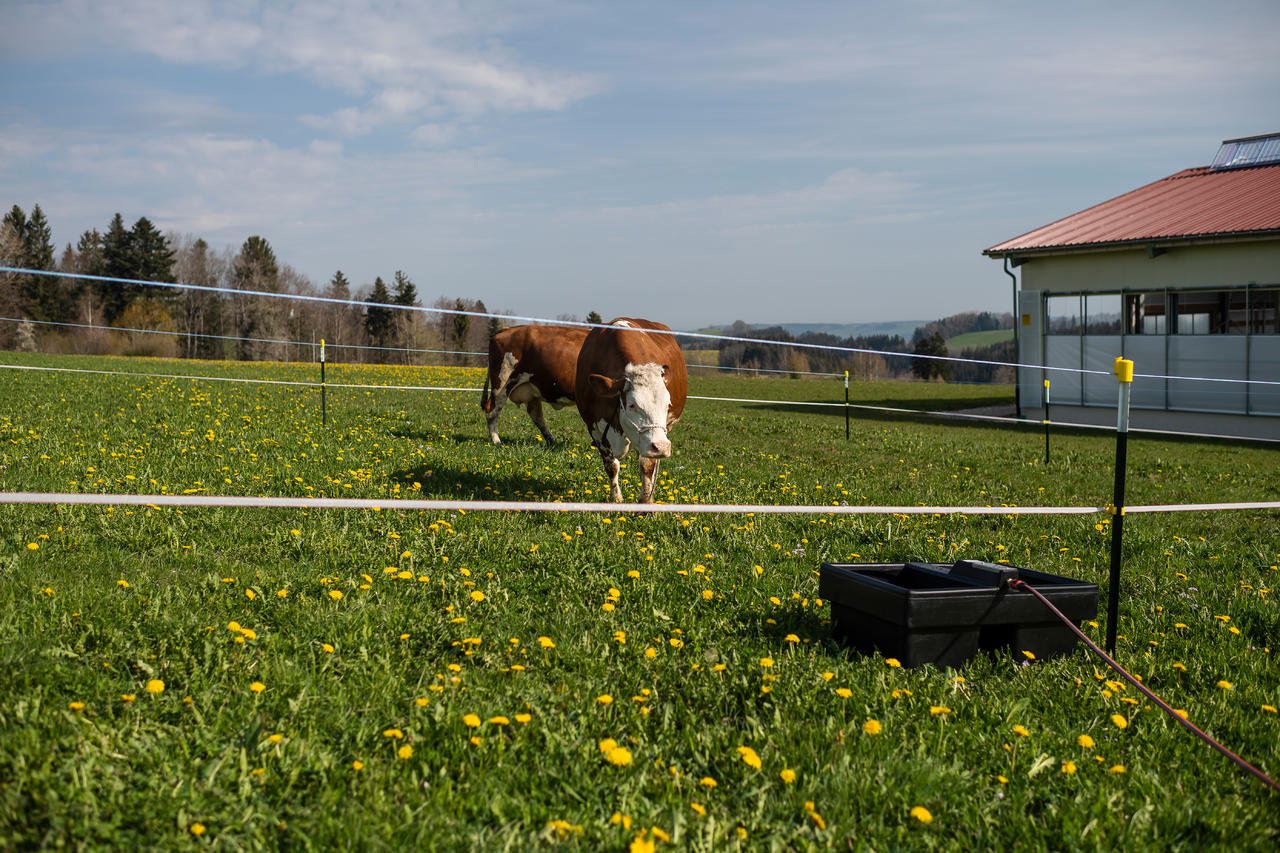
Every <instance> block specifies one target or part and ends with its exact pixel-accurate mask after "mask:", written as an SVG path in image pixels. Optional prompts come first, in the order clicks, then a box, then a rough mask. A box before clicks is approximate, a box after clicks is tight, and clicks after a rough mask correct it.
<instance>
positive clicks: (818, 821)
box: [809, 811, 827, 829]
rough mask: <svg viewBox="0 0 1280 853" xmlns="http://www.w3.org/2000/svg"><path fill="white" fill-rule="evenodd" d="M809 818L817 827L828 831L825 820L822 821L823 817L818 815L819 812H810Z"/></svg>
mask: <svg viewBox="0 0 1280 853" xmlns="http://www.w3.org/2000/svg"><path fill="white" fill-rule="evenodd" d="M809 818H810V819H811V820H812V821H813V822H814V823H815V824H817V825H818V829H826V828H827V822H826V821H825V820H823V819H822V815H820V814H818V813H817V812H813V811H811V812H809Z"/></svg>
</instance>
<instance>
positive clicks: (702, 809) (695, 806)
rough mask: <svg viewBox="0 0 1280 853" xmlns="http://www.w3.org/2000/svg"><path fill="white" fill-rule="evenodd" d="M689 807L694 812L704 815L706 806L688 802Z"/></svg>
mask: <svg viewBox="0 0 1280 853" xmlns="http://www.w3.org/2000/svg"><path fill="white" fill-rule="evenodd" d="M689 808H691V809H693V810H694V811H695V812H697V813H698V814H700V815H702V816H703V817H706V814H707V807H706V806H704V805H703V804H702V803H689Z"/></svg>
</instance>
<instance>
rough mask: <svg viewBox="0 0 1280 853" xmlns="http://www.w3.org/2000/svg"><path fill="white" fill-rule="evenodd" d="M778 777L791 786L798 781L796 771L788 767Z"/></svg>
mask: <svg viewBox="0 0 1280 853" xmlns="http://www.w3.org/2000/svg"><path fill="white" fill-rule="evenodd" d="M778 777H779V778H781V779H782V781H783V782H785V783H787V784H788V785H790V784H791V783H792V782H794V781H796V771H794V770H792V769H791V768H789V767H788V768H785V769H783V771H782V772H781V773H779V774H778Z"/></svg>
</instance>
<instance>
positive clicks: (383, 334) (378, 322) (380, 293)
mask: <svg viewBox="0 0 1280 853" xmlns="http://www.w3.org/2000/svg"><path fill="white" fill-rule="evenodd" d="M369 301H370V302H376V303H378V304H380V305H391V304H393V303H392V302H391V293H390V291H388V290H387V284H386V282H384V281H383V280H382V277H381V276H379V277H378V278H376V279H374V281H373V292H372V293H370V294H369ZM391 317H392V310H391V309H390V308H378V307H375V306H374V305H370V306H368V307H367V308H365V314H364V328H365V331H367V332H368V333H369V340H370V341H372V342H373V344H374V346H380V347H383V346H386V345H387V337H388V333H389V332H390V331H391Z"/></svg>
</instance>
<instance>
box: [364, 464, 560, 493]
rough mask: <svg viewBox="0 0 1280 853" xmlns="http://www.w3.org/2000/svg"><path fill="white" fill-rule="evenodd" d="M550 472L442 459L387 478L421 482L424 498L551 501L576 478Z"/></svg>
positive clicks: (401, 470)
mask: <svg viewBox="0 0 1280 853" xmlns="http://www.w3.org/2000/svg"><path fill="white" fill-rule="evenodd" d="M548 473H549V472H540V473H538V474H533V473H531V472H528V471H518V472H517V471H507V470H504V471H497V470H493V469H482V470H476V469H474V468H463V467H460V466H457V465H453V464H451V463H449V462H447V461H444V460H440V461H434V462H431V463H426V464H422V465H415V466H413V467H411V468H400V469H398V470H396V471H393V472H391V473H390V474H388V477H389V478H390V479H391V480H392V481H393V482H396V483H400V484H402V486H408V487H410V489H412V486H413V484H414V483H421V484H422V488H421V490H420V492H416V493H415V492H411V494H420V496H421V497H424V498H426V497H437V498H464V499H469V500H530V499H532V500H543V499H546V500H551V499H555V498H559V497H560V496H561V495H562V494H563V493H564V489H565V487H566V486H572V485H574V484H575V483H576V480H574V479H566V478H563V477H562V478H553V477H550V476H546V475H547V474H548Z"/></svg>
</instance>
